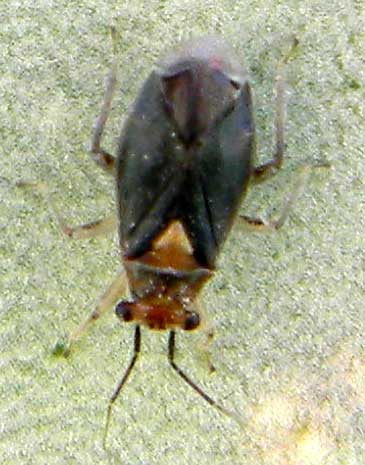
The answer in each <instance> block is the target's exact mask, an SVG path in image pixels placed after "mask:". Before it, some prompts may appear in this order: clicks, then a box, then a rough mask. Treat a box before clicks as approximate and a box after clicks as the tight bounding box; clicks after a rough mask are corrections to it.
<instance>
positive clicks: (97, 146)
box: [90, 27, 117, 174]
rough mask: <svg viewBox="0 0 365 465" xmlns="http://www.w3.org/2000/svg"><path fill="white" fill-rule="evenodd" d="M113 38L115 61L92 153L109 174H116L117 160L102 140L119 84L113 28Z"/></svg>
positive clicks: (93, 140)
mask: <svg viewBox="0 0 365 465" xmlns="http://www.w3.org/2000/svg"><path fill="white" fill-rule="evenodd" d="M111 36H112V46H113V60H112V65H111V68H110V71H109V74H108V76H107V78H106V86H105V92H104V98H103V103H102V106H101V111H100V114H99V116H98V117H97V118H96V121H95V124H94V128H93V135H92V140H91V149H90V151H91V153H92V155H93V160H94V161H95V162H96V164H97V165H99V166H100V167H101V168H103V169H104V170H105V171H106V172H107V173H109V174H114V171H115V158H114V157H113V155H110V154H109V153H108V152H107V151H105V150H104V149H103V148H102V147H101V139H102V136H103V132H104V126H105V123H106V121H107V119H108V117H109V113H110V108H111V104H112V100H113V95H114V91H115V87H116V84H117V54H116V41H117V34H116V30H115V28H114V27H112V28H111Z"/></svg>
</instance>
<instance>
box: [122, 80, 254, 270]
mask: <svg viewBox="0 0 365 465" xmlns="http://www.w3.org/2000/svg"><path fill="white" fill-rule="evenodd" d="M253 154H254V124H253V117H252V103H251V92H250V87H249V84H248V83H247V82H246V83H245V84H244V85H243V87H242V89H241V91H240V93H239V95H238V97H237V99H236V101H235V103H234V105H233V106H232V107H231V108H230V109H229V110H228V111H227V112H225V114H224V115H221V117H219V118H217V120H216V122H215V124H214V125H212V127H210V128H209V130H208V131H207V132H206V133H205V134H204V135H203V136H202V137H201V143H200V144H196V145H192V146H190V147H186V146H185V145H184V144H182V143H181V141H180V140H179V137H178V136H177V131H176V125H175V123H174V121H173V119H172V118H171V116H170V114H169V112H168V111H166V107H165V105H164V97H163V94H162V91H161V78H160V76H159V75H158V74H157V73H156V72H153V73H151V75H150V76H149V78H148V79H147V81H146V82H145V84H144V86H143V88H142V90H141V92H140V95H139V97H138V99H137V101H136V103H135V106H134V109H133V111H132V113H131V115H130V116H129V118H128V120H127V122H126V124H125V127H124V130H123V133H122V136H121V139H120V143H119V150H118V160H117V195H118V208H119V211H118V214H119V218H120V225H119V234H120V242H121V247H122V250H123V253H124V255H125V256H126V257H129V258H135V257H138V256H140V255H142V254H143V253H145V252H146V251H147V250H148V249H149V247H150V244H151V241H152V240H153V238H154V237H156V235H157V234H158V233H159V232H160V231H162V230H163V229H164V228H165V227H166V225H167V224H168V222H169V221H170V220H171V219H173V218H175V219H180V220H181V221H182V222H183V224H184V227H185V230H186V233H187V234H188V237H189V239H190V241H191V244H192V246H193V250H194V255H195V258H196V259H197V261H198V262H199V264H200V265H201V266H204V267H208V268H211V269H212V268H214V265H215V260H216V257H217V253H218V252H219V250H220V247H221V245H222V243H223V241H224V240H225V238H226V236H227V233H228V232H229V230H230V227H231V225H232V221H233V219H234V217H235V215H236V213H237V210H238V208H239V205H240V202H241V199H242V196H243V195H244V193H245V190H246V187H247V184H248V181H249V178H250V175H251V170H252V157H253Z"/></svg>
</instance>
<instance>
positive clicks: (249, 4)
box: [0, 0, 365, 465]
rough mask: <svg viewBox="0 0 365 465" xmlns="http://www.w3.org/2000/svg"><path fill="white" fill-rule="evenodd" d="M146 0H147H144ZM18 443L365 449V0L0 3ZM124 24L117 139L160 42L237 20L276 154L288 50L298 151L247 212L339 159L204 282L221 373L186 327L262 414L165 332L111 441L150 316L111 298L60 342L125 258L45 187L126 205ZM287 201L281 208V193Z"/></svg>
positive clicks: (4, 220)
mask: <svg viewBox="0 0 365 465" xmlns="http://www.w3.org/2000/svg"><path fill="white" fill-rule="evenodd" d="M136 5H138V6H136ZM0 18H1V28H0V29H1V31H0V38H1V49H2V53H1V54H0V55H1V57H0V121H1V124H0V133H1V144H0V189H1V193H0V257H1V266H0V289H1V292H0V311H1V315H0V316H1V320H0V321H1V322H0V325H1V326H0V328H1V330H0V337H1V356H0V361H1V371H0V457H1V463H3V464H4V465H5V464H6V465H9V464H17V465H18V464H36V465H41V464H47V465H50V464H95V463H98V464H107V463H115V464H119V463H123V464H159V465H163V464H171V463H174V464H176V465H180V464H181V465H183V464H184V465H186V464H187V463H189V464H191V465H193V464H199V465H204V464H209V465H213V464H214V465H236V464H237V465H238V464H239V465H241V464H242V465H243V464H251V463H252V464H257V463H263V464H269V465H273V464H274V465H275V464H289V465H291V464H295V465H298V464H303V465H309V464H314V465H317V464H337V463H346V464H350V463H354V464H359V463H362V462H363V461H364V460H365V452H364V445H363V444H364V441H363V439H364V438H363V434H364V433H363V432H364V428H365V418H364V409H365V400H364V399H365V382H364V376H365V353H364V343H363V335H364V333H365V331H364V303H363V301H364V232H365V228H364V181H363V173H364V168H365V167H364V164H365V162H364V146H365V131H364V123H363V121H364V97H365V95H364V65H363V57H364V56H365V54H364V41H365V35H364V32H363V31H364V10H363V5H362V3H361V2H355V1H353V2H351V1H346V0H345V1H343V0H335V1H333V2H323V1H319V0H309V1H306V2H300V1H297V0H295V1H294V0H293V1H288V2H277V1H271V0H268V1H265V2H260V1H251V0H248V1H241V0H240V1H235V2H233V1H228V0H227V1H216V2H213V1H199V0H194V1H192V0H183V1H181V0H174V1H163V0H159V1H149V2H135V1H130V2H129V1H124V2H122V1H119V2H117V1H99V2H94V1H93V0H89V1H87V2H84V1H77V2H75V1H72V2H69V1H67V2H62V1H60V2H52V1H38V2H35V3H34V2H30V1H24V2H17V1H15V0H9V1H8V2H6V3H5V2H3V3H2V5H0ZM112 22H114V24H115V25H116V27H117V29H118V31H119V34H120V36H121V40H120V43H119V51H118V53H119V56H120V63H119V66H120V69H119V78H120V88H121V90H122V92H120V93H119V94H118V96H117V98H116V99H115V102H114V109H113V114H112V118H111V121H110V124H109V125H108V130H107V136H106V140H105V146H106V147H109V148H110V149H111V150H113V149H114V148H115V138H116V137H117V135H118V133H119V128H120V125H121V122H122V120H123V115H124V114H125V112H126V110H127V108H128V106H129V105H130V103H131V102H132V100H133V98H134V96H135V95H136V92H137V90H138V88H139V86H140V85H141V83H142V81H143V79H144V77H145V76H146V75H147V73H148V72H149V70H150V69H151V66H152V64H153V62H154V60H155V59H156V58H157V57H158V56H159V54H160V52H161V51H162V50H163V49H165V48H167V47H168V46H169V45H170V44H172V43H176V42H177V41H178V40H179V39H181V38H183V37H186V36H190V35H200V34H205V33H208V32H209V33H219V34H221V35H223V36H224V37H225V38H226V39H227V40H228V41H229V42H231V43H232V44H233V46H234V47H235V48H236V50H237V52H238V53H239V54H240V55H242V59H243V61H244V63H245V65H246V66H247V68H248V69H249V70H250V73H251V77H252V82H253V86H254V88H255V98H256V105H257V107H256V108H257V128H258V149H259V157H260V160H264V159H267V158H269V157H270V155H271V153H272V147H273V137H272V134H273V115H274V105H273V86H274V82H273V81H274V74H275V65H276V64H277V62H278V60H279V58H280V57H281V55H282V53H283V52H284V51H286V50H287V49H288V46H289V45H290V42H291V38H292V37H293V35H296V36H297V37H298V39H299V41H300V46H299V49H298V52H297V54H296V56H295V58H294V59H293V60H292V61H291V62H290V63H289V64H288V66H287V70H286V74H287V81H288V85H287V98H288V120H287V124H286V128H287V133H286V143H287V162H286V164H285V167H284V169H283V170H282V172H281V173H280V174H279V175H278V176H277V177H276V178H275V179H274V180H272V181H270V183H267V184H266V185H263V186H259V187H256V188H255V189H254V190H252V192H250V193H249V196H248V198H247V201H246V203H245V205H244V206H242V212H245V213H247V214H261V215H264V214H265V213H267V212H270V211H272V208H274V207H276V208H279V206H280V204H281V203H282V202H283V199H284V198H285V196H286V194H287V193H288V192H289V191H290V188H291V186H292V185H293V183H294V182H295V179H294V177H293V176H294V174H293V173H294V170H295V168H296V167H297V166H299V165H300V164H301V163H303V162H312V161H313V162H316V161H320V160H323V159H326V160H329V161H330V162H331V163H332V169H331V170H329V171H328V172H326V171H321V172H319V171H317V172H315V173H313V174H312V176H311V178H310V182H309V184H308V187H307V189H306V191H305V193H304V195H303V196H302V197H301V198H300V200H299V201H298V203H297V205H296V207H295V210H294V212H293V213H292V215H291V216H290V218H289V221H288V223H287V225H286V226H285V227H284V228H283V229H282V230H281V231H280V232H279V233H277V234H271V235H260V234H257V233H250V234H249V233H247V232H246V231H243V230H241V229H240V228H239V227H237V228H235V229H234V231H233V232H232V235H231V237H230V239H229V241H228V242H227V244H226V247H225V248H224V251H223V254H222V257H221V260H220V269H219V271H218V273H217V276H216V278H215V279H214V280H213V281H212V282H211V283H210V284H209V286H208V288H207V290H206V292H205V301H206V305H207V308H208V309H209V311H210V314H211V316H212V319H213V320H214V321H215V323H216V326H217V336H216V339H215V342H214V343H213V345H212V347H211V355H212V360H213V362H214V364H215V366H216V368H217V371H216V374H215V375H213V376H209V374H208V370H207V367H206V364H205V363H204V360H203V359H202V358H201V357H200V355H199V351H198V350H197V348H198V346H199V342H202V341H203V338H202V336H200V335H199V334H191V335H186V334H185V335H181V336H180V335H179V337H178V340H177V344H178V359H177V360H178V362H179V363H180V365H181V366H182V367H184V368H186V370H187V371H188V372H189V373H190V375H191V377H192V378H193V379H195V380H196V381H197V382H198V383H199V384H200V385H201V386H204V389H205V390H206V391H207V392H208V393H210V394H211V395H212V396H213V397H215V398H217V399H220V400H221V401H222V402H223V403H224V404H225V405H226V406H227V407H228V408H235V409H236V410H237V411H239V412H241V413H242V415H244V416H245V418H246V426H245V427H244V428H243V429H242V430H240V429H239V428H238V427H237V425H236V424H235V423H234V422H232V421H230V420H229V419H227V418H225V417H224V416H222V415H220V414H219V413H217V412H216V411H215V410H214V409H212V408H210V407H209V406H208V405H206V403H205V402H204V401H203V400H202V399H200V398H199V397H198V396H197V395H196V394H195V393H194V392H192V391H191V389H190V388H189V387H188V386H186V385H184V383H183V382H182V381H181V380H180V379H178V378H177V376H176V375H175V374H174V373H173V372H172V370H171V369H170V368H169V367H168V365H167V360H166V347H165V346H166V336H167V335H165V334H161V335H159V334H153V333H150V332H148V331H144V332H143V340H142V343H143V345H142V348H143V354H142V357H141V360H140V362H139V364H138V365H137V368H136V369H135V372H134V373H133V375H132V377H131V379H130V381H129V383H128V385H127V386H126V388H125V390H124V392H123V393H122V395H121V397H120V399H119V400H118V402H117V404H116V407H115V410H114V414H113V419H112V426H111V432H110V436H109V452H108V453H106V452H105V451H104V450H103V449H102V446H101V439H102V431H103V425H104V419H105V413H106V405H107V399H108V397H109V396H110V394H111V392H112V390H113V388H114V386H115V384H116V382H117V380H119V379H120V376H121V374H122V372H123V370H124V369H125V367H126V364H127V362H128V360H129V357H130V353H131V348H132V345H131V343H132V332H133V331H132V328H131V327H128V326H127V325H125V326H121V325H120V324H119V323H118V322H117V320H116V318H115V316H114V315H113V313H112V312H111V313H110V314H109V315H108V316H106V317H105V318H104V319H103V320H102V321H101V322H100V323H99V324H98V325H97V326H96V327H95V328H94V330H93V331H92V332H91V333H90V334H89V335H88V336H87V337H85V338H84V339H82V341H81V342H80V343H79V345H78V347H77V350H76V351H75V353H74V354H73V356H72V357H70V358H69V359H68V360H62V359H55V358H53V357H52V354H51V349H52V347H53V345H54V343H55V342H56V341H57V340H58V339H59V338H60V337H64V336H65V335H66V334H67V333H68V332H69V331H70V330H71V329H72V328H74V327H75V325H76V324H77V323H78V322H79V321H80V320H81V319H82V318H83V317H84V315H86V314H87V313H88V312H89V311H90V310H91V309H92V308H93V305H94V302H95V300H96V298H97V296H98V295H99V294H100V293H101V292H102V291H103V289H105V287H106V286H107V285H108V283H109V281H110V280H111V279H112V278H113V276H114V275H115V274H116V273H117V271H118V269H119V261H118V260H119V259H118V249H117V241H116V238H115V237H113V236H110V237H108V238H101V239H92V240H85V241H80V242H75V241H71V240H70V239H68V238H67V237H64V236H62V234H61V233H60V232H59V230H58V228H57V225H56V223H55V221H54V219H53V217H52V214H51V212H50V211H49V209H48V208H47V206H46V204H45V202H44V200H43V199H42V198H41V197H39V196H36V195H33V194H31V193H29V192H23V191H21V190H19V189H16V188H15V187H14V186H15V183H16V181H17V180H19V179H32V180H40V181H46V182H48V183H49V185H50V187H51V189H52V192H53V198H54V201H55V203H56V205H57V207H58V208H59V209H60V210H62V211H63V214H64V216H65V218H67V220H68V221H69V222H70V223H71V224H78V223H81V222H86V221H90V220H93V219H96V218H99V217H101V216H103V215H104V214H105V213H108V212H112V211H113V208H114V204H113V197H114V195H113V182H112V180H111V179H109V178H108V177H106V176H104V175H103V173H102V172H101V171H100V170H99V169H98V168H97V167H96V166H94V165H93V164H92V163H91V161H90V160H89V156H88V153H87V147H88V144H89V141H90V132H91V126H92V123H93V121H94V118H95V116H96V114H97V112H98V109H99V107H100V102H101V96H102V92H103V80H104V77H105V75H106V73H107V71H108V67H109V65H110V61H111V47H110V40H109V33H108V29H109V25H110V24H111V23H112ZM276 211H277V210H276Z"/></svg>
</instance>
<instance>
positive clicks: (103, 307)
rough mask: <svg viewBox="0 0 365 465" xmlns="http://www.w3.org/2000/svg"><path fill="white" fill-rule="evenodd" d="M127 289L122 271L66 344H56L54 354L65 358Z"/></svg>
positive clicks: (124, 274) (124, 273)
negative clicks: (81, 337)
mask: <svg viewBox="0 0 365 465" xmlns="http://www.w3.org/2000/svg"><path fill="white" fill-rule="evenodd" d="M127 289H128V284H127V276H126V272H125V271H124V270H123V271H122V272H121V273H120V274H119V275H118V276H117V277H116V279H114V281H113V282H112V283H111V285H110V286H109V288H108V289H107V290H106V291H105V292H104V294H103V295H102V296H101V297H100V299H99V301H98V303H97V305H96V307H95V309H94V310H93V311H92V312H91V313H90V314H89V316H88V317H87V318H86V320H85V321H83V322H82V323H81V324H80V325H79V326H78V327H77V328H76V329H75V330H74V331H72V333H71V334H70V336H69V338H68V341H67V343H66V344H63V343H61V342H59V343H57V345H56V348H55V349H54V353H55V354H57V355H60V354H62V355H64V356H65V357H67V356H68V355H69V353H70V351H71V348H72V346H73V344H74V343H75V342H76V341H77V340H78V339H79V338H80V336H81V335H82V334H83V333H84V332H85V331H86V330H87V329H88V328H89V327H90V326H91V325H92V324H94V323H95V321H96V320H98V319H99V318H100V317H101V316H102V315H103V314H104V313H106V312H107V311H108V310H109V309H110V308H111V307H112V306H113V305H114V304H115V302H116V301H117V300H118V299H119V298H120V297H121V296H125V294H126V292H127Z"/></svg>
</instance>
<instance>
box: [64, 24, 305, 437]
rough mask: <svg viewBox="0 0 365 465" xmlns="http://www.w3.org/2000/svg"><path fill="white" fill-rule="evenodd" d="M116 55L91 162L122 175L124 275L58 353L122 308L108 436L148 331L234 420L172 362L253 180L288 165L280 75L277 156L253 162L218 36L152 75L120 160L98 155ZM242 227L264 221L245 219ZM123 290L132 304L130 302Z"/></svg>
mask: <svg viewBox="0 0 365 465" xmlns="http://www.w3.org/2000/svg"><path fill="white" fill-rule="evenodd" d="M113 42H114V44H115V31H114V30H113ZM296 45H297V43H295V44H294V45H293V48H294V47H295V46H296ZM115 56H116V53H115V51H114V59H113V65H112V69H111V72H110V74H109V77H108V81H107V85H106V91H105V95H104V101H103V105H102V109H101V113H100V115H99V117H98V118H97V121H96V124H95V127H94V133H93V139H92V147H91V152H92V153H93V156H94V159H95V161H96V162H97V163H98V164H99V165H101V166H102V167H103V168H104V169H105V170H106V171H107V172H109V173H111V174H113V175H114V176H115V180H116V191H117V217H118V223H117V228H118V233H119V239H120V249H121V259H122V263H123V271H122V272H121V273H120V274H119V275H118V276H117V278H116V279H115V281H114V282H113V283H112V284H111V286H110V287H109V289H108V290H107V291H106V292H105V294H104V295H103V296H102V297H101V299H100V301H99V303H98V305H97V308H96V309H95V310H94V311H93V312H92V313H91V315H90V316H89V317H88V318H87V320H86V321H85V322H83V323H82V324H81V325H80V326H79V327H78V328H77V329H76V330H75V331H74V332H73V333H72V334H71V336H70V339H69V342H68V347H67V348H66V349H64V348H60V347H58V349H59V350H64V352H65V354H67V353H68V352H69V350H70V347H71V346H72V344H73V343H74V342H75V340H77V339H78V338H79V336H80V335H81V334H82V333H83V332H84V330H85V329H86V328H87V327H88V326H89V325H90V324H92V323H93V322H94V321H95V320H97V319H98V318H99V317H100V316H101V315H102V314H103V313H104V312H105V311H106V310H108V309H109V308H110V307H113V305H115V304H116V306H115V312H116V315H117V317H118V318H119V319H120V320H121V321H122V322H130V323H134V325H135V333H134V353H133V356H132V358H131V360H130V362H129V365H128V367H127V369H126V371H125V373H124V375H123V377H122V379H121V381H120V382H119V383H118V385H117V387H116V389H115V391H114V393H113V395H112V397H111V399H110V402H109V408H108V413H107V423H106V428H105V438H106V433H107V430H108V426H109V422H110V416H111V410H112V405H113V403H114V402H115V400H116V398H117V397H118V395H119V393H120V391H121V389H122V387H123V386H124V385H125V383H126V381H127V379H128V377H129V375H130V373H131V371H132V369H133V367H134V365H135V363H136V361H137V359H138V356H139V354H140V348H141V329H140V327H141V326H147V327H148V328H150V329H153V330H168V331H169V339H168V360H169V363H170V365H171V367H172V368H173V369H174V370H175V372H176V373H177V374H178V375H179V376H180V377H181V378H182V379H183V380H184V381H185V382H186V383H188V384H189V385H190V386H191V387H192V388H193V389H194V390H195V391H196V392H197V393H198V394H199V395H200V396H202V397H203V398H204V399H205V400H206V401H207V402H208V403H209V404H211V405H213V406H214V407H216V408H217V409H218V410H220V411H221V412H223V413H225V414H227V415H229V416H231V417H233V418H235V419H236V420H237V418H238V417H237V415H236V414H235V413H234V412H231V411H229V410H227V409H226V408H225V407H223V406H222V405H221V404H220V403H219V402H217V401H215V400H214V399H213V398H212V397H210V396H209V395H208V394H206V393H205V392H204V391H203V390H202V389H201V388H200V387H199V386H198V385H197V384H196V383H195V382H193V381H192V380H191V379H190V378H189V377H188V375H187V374H186V373H185V372H184V371H182V369H181V368H180V367H179V366H178V365H177V364H176V363H175V360H174V353H175V335H176V330H179V329H180V330H185V331H191V330H195V329H197V328H199V327H200V326H201V325H202V323H203V321H202V320H204V318H205V313H204V311H203V306H202V304H201V302H200V300H199V294H200V292H201V290H202V288H203V287H204V285H205V284H206V282H207V281H208V280H209V279H211V277H212V276H213V275H214V271H215V268H216V263H217V257H218V255H219V253H220V251H221V249H222V246H223V244H224V242H225V240H226V238H227V235H228V233H229V231H230V229H231V227H232V224H233V222H234V220H235V219H236V218H237V216H238V210H239V208H240V205H241V203H242V200H243V198H244V195H245V193H246V191H247V188H248V185H249V183H250V182H252V181H258V182H259V181H261V180H263V179H265V178H267V177H268V176H271V175H272V174H274V173H275V172H276V171H277V170H278V169H279V168H280V167H281V165H282V162H283V152H284V129H283V126H284V98H283V93H284V90H283V78H282V76H281V75H280V73H279V75H278V79H277V85H276V86H277V105H276V106H277V109H276V123H275V125H276V151H275V155H274V157H273V159H271V160H269V161H268V162H267V163H265V164H263V165H261V166H258V167H254V157H255V125H254V117H253V103H252V91H251V87H250V83H249V80H248V75H247V73H246V71H245V69H244V68H243V67H242V66H241V64H240V61H239V59H238V58H237V57H236V55H235V53H234V51H233V49H232V48H231V47H230V46H229V45H228V44H227V43H225V42H224V41H223V40H222V39H220V38H216V37H203V38H199V39H194V40H191V41H188V42H185V43H184V44H181V45H180V46H179V47H178V48H177V49H176V50H174V51H173V52H171V53H169V54H168V55H167V56H165V57H164V58H163V59H162V60H161V61H160V62H159V63H158V65H157V67H156V68H155V69H154V70H153V71H152V72H151V74H150V75H149V76H148V78H147V80H146V82H145V83H144V85H143V87H142V89H141V91H140V93H139V95H138V97H137V99H136V101H135V103H134V106H133V108H132V111H131V112H130V114H129V116H128V117H127V119H126V122H125V124H124V128H123V131H122V134H121V136H120V139H119V144H118V154H117V157H116V158H114V157H113V156H112V155H110V154H109V153H108V152H107V151H105V150H104V149H102V148H101V139H102V134H103V131H104V126H105V123H106V121H107V118H108V115H109V111H110V107H111V102H112V97H113V93H114V89H115V86H116V57H115ZM288 56H289V55H288ZM287 58H288V57H286V58H285V59H284V60H283V61H282V63H281V64H284V63H285V62H286V61H287ZM279 69H280V68H279ZM299 191H300V189H297V190H296V193H295V194H293V195H292V197H291V198H290V200H289V202H288V204H287V205H286V206H285V208H284V209H283V213H282V215H281V216H280V218H279V220H278V221H277V222H271V223H270V224H269V226H272V227H275V228H277V227H280V226H281V224H282V223H283V222H284V219H285V218H286V216H287V212H288V210H289V207H290V204H291V203H292V202H293V201H294V199H295V198H296V196H297V195H299ZM58 218H59V221H60V223H61V226H62V228H63V230H64V232H65V233H66V234H68V235H69V236H72V237H79V238H80V237H87V236H92V235H97V234H100V233H104V232H106V231H109V230H111V229H113V228H114V227H115V226H116V224H115V220H114V219H113V218H110V217H108V218H104V219H102V220H99V221H97V222H94V223H90V224H87V225H81V226H78V227H75V228H70V227H68V226H66V224H65V223H64V222H63V220H62V219H61V217H60V215H58ZM241 220H242V221H245V222H248V223H250V224H253V225H263V224H264V222H263V221H262V220H260V219H255V218H250V217H241ZM128 291H129V296H130V297H129V298H126V296H127V292H128ZM238 421H239V419H238Z"/></svg>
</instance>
